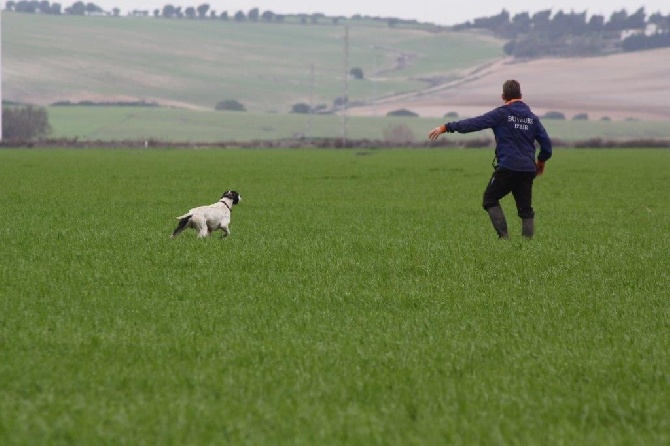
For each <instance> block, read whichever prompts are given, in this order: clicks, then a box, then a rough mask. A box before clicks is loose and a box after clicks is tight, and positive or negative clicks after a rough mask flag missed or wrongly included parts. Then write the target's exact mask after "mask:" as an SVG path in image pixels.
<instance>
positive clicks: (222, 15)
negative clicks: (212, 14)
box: [219, 11, 228, 20]
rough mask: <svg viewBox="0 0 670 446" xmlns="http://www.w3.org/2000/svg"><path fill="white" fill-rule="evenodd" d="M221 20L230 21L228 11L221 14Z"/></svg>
mask: <svg viewBox="0 0 670 446" xmlns="http://www.w3.org/2000/svg"><path fill="white" fill-rule="evenodd" d="M219 18H220V19H221V20H228V11H223V12H222V13H221V14H219Z"/></svg>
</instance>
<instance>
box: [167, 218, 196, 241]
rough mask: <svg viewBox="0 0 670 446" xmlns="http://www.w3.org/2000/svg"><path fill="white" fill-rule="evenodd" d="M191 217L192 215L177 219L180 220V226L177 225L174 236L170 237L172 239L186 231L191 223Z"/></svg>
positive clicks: (173, 232)
mask: <svg viewBox="0 0 670 446" xmlns="http://www.w3.org/2000/svg"><path fill="white" fill-rule="evenodd" d="M191 217H192V215H191V214H188V215H185V216H183V217H177V218H179V224H178V225H177V227H176V228H175V230H174V231H172V235H171V236H170V238H175V237H176V236H178V235H179V234H181V233H182V232H183V231H184V229H186V228H188V226H189V223H190V222H191Z"/></svg>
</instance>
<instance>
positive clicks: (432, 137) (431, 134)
mask: <svg viewBox="0 0 670 446" xmlns="http://www.w3.org/2000/svg"><path fill="white" fill-rule="evenodd" d="M446 131H447V126H446V125H444V124H443V125H441V126H439V127H435V128H434V129H433V130H431V131H430V132H429V133H428V138H430V140H431V141H435V140H436V139H437V138H438V137H439V136H440V135H441V134H442V133H445V132H446Z"/></svg>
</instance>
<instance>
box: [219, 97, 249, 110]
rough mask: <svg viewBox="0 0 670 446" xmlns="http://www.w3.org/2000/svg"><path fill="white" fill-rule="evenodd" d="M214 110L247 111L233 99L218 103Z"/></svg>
mask: <svg viewBox="0 0 670 446" xmlns="http://www.w3.org/2000/svg"><path fill="white" fill-rule="evenodd" d="M215 108H216V109H217V110H227V111H247V109H246V108H245V107H244V104H242V103H241V102H239V101H236V100H235V99H226V100H225V101H220V102H219V103H218V104H216V107H215Z"/></svg>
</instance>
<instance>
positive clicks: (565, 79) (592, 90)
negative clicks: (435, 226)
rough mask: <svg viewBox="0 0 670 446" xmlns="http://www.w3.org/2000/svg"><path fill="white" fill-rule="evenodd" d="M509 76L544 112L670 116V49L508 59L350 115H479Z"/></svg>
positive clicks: (617, 116) (539, 111)
mask: <svg viewBox="0 0 670 446" xmlns="http://www.w3.org/2000/svg"><path fill="white" fill-rule="evenodd" d="M506 79H517V80H519V81H520V82H521V86H522V92H523V94H524V99H525V100H527V102H528V103H529V105H531V107H532V108H533V110H534V111H535V113H536V114H538V115H540V116H541V115H543V114H544V113H546V112H548V111H559V112H562V113H564V114H565V115H566V118H568V119H570V118H572V117H573V116H574V115H575V114H578V113H587V114H588V116H589V119H602V118H603V117H609V118H611V119H614V120H623V119H640V120H652V121H654V120H670V48H664V49H659V50H650V51H644V52H636V53H626V54H616V55H611V56H602V57H588V58H571V59H564V58H555V59H554V58H552V59H540V60H531V61H515V60H513V59H502V60H500V61H498V62H496V63H494V64H489V65H487V66H483V67H478V68H476V69H473V70H472V71H470V72H469V73H465V74H464V75H463V77H462V78H460V79H458V80H456V81H452V82H450V83H445V84H442V85H439V86H435V87H432V88H429V89H426V90H422V91H420V92H415V93H411V94H403V95H397V96H393V97H388V98H384V99H382V100H380V101H378V102H377V103H376V104H374V105H373V106H366V107H358V108H355V109H352V110H350V114H351V115H354V116H372V115H375V114H381V113H384V114H386V113H387V112H388V111H392V110H398V109H401V108H405V109H409V110H412V111H414V112H416V113H418V114H419V115H421V116H422V117H441V116H444V115H445V114H446V113H448V112H457V113H458V115H459V116H461V117H464V116H474V115H478V114H481V113H485V112H487V111H489V110H490V109H492V108H494V107H495V106H497V105H498V104H500V103H501V100H500V94H501V90H502V83H503V82H504V81H505V80H506Z"/></svg>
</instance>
